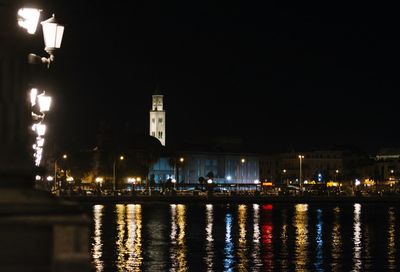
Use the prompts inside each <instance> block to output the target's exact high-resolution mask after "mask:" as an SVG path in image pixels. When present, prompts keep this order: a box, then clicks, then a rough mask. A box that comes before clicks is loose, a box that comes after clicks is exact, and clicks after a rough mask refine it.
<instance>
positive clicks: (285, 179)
mask: <svg viewBox="0 0 400 272" xmlns="http://www.w3.org/2000/svg"><path fill="white" fill-rule="evenodd" d="M286 172H287V170H286V169H283V170H282V173H283V182H282V183H286V186H288V185H289V184H288V180H287V177H286Z"/></svg>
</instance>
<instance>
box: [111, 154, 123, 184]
mask: <svg viewBox="0 0 400 272" xmlns="http://www.w3.org/2000/svg"><path fill="white" fill-rule="evenodd" d="M124 159H125V157H124V156H122V155H121V156H119V158H118V160H120V161H123V160H124ZM116 165H117V160H116V159H114V162H113V192H115V176H116Z"/></svg>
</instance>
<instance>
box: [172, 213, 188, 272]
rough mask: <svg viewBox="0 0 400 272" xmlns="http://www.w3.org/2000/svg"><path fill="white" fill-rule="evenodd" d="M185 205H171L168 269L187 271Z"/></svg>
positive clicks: (180, 271)
mask: <svg viewBox="0 0 400 272" xmlns="http://www.w3.org/2000/svg"><path fill="white" fill-rule="evenodd" d="M185 227H186V206H185V205H171V235H170V237H171V249H170V252H171V255H170V256H171V259H170V260H171V264H172V267H171V269H170V271H179V272H182V271H188V266H187V261H186V251H187V248H186V240H185V234H186V233H185Z"/></svg>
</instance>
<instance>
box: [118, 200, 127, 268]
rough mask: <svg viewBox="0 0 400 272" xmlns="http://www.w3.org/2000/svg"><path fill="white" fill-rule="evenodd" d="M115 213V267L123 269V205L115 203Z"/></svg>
mask: <svg viewBox="0 0 400 272" xmlns="http://www.w3.org/2000/svg"><path fill="white" fill-rule="evenodd" d="M116 213H117V242H116V244H117V268H118V271H123V269H124V266H125V245H124V236H125V205H122V204H118V205H116Z"/></svg>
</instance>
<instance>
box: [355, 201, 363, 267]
mask: <svg viewBox="0 0 400 272" xmlns="http://www.w3.org/2000/svg"><path fill="white" fill-rule="evenodd" d="M353 222H354V223H353V271H361V268H362V259H361V250H362V244H361V238H362V234H361V204H358V203H357V204H354V219H353Z"/></svg>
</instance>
